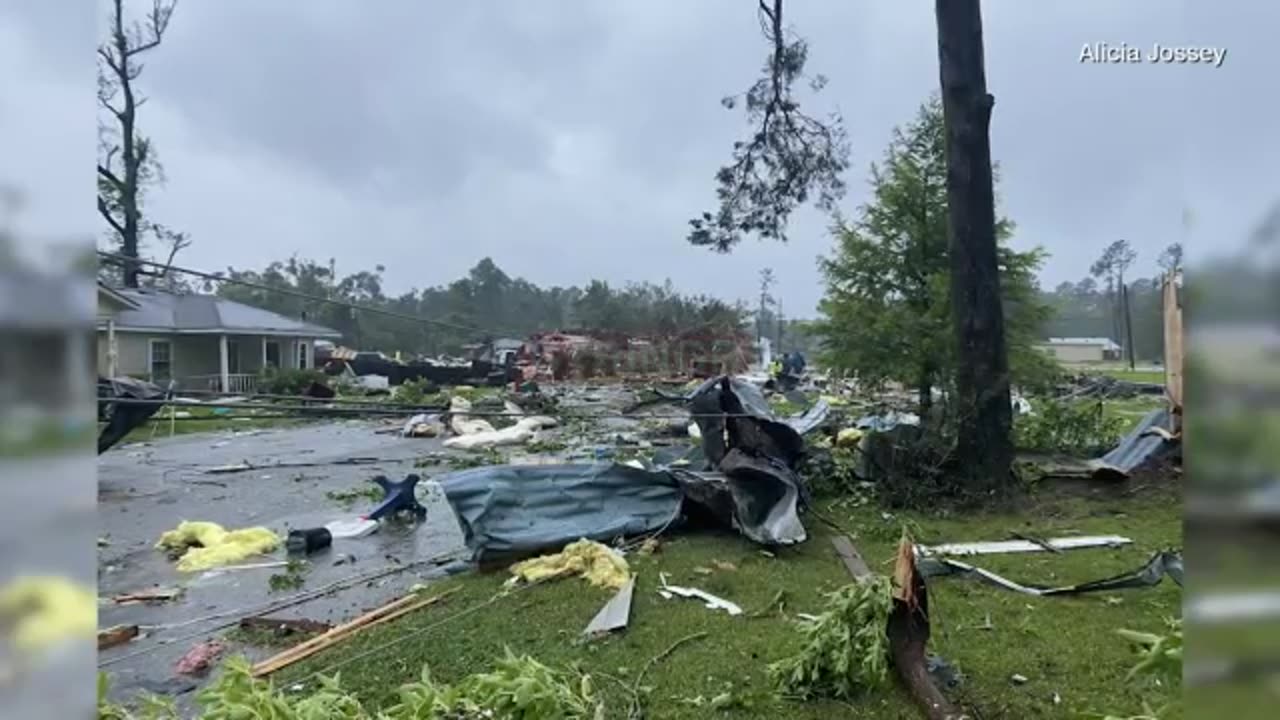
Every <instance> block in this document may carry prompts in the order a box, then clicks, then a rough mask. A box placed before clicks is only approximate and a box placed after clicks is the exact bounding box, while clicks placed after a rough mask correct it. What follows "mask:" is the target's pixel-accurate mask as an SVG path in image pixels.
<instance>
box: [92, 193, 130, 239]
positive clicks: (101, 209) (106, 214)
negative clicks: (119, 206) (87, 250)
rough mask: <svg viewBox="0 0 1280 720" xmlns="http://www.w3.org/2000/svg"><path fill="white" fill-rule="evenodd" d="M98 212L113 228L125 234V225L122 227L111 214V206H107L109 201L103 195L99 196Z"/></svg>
mask: <svg viewBox="0 0 1280 720" xmlns="http://www.w3.org/2000/svg"><path fill="white" fill-rule="evenodd" d="M98 214H99V215H101V216H102V218H103V219H104V220H106V221H107V224H108V225H110V226H111V229H112V230H114V231H116V232H117V233H120V234H124V227H122V226H121V225H120V223H119V221H117V220H116V219H115V217H113V216H112V215H111V208H109V207H107V201H106V200H103V199H102V196H101V195H99V196H98Z"/></svg>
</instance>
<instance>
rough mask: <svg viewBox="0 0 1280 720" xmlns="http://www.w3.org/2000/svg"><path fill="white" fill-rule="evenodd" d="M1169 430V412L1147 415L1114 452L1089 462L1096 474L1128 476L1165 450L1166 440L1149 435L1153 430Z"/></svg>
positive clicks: (1163, 411)
mask: <svg viewBox="0 0 1280 720" xmlns="http://www.w3.org/2000/svg"><path fill="white" fill-rule="evenodd" d="M1157 427H1159V428H1164V429H1165V430H1168V429H1169V411H1168V410H1167V409H1164V408H1161V409H1159V410H1152V411H1151V412H1149V413H1147V415H1146V417H1144V418H1142V421H1141V422H1139V423H1138V426H1137V427H1135V428H1134V429H1133V430H1132V431H1131V432H1130V433H1129V434H1128V435H1126V436H1124V438H1123V439H1122V440H1121V441H1120V444H1119V445H1117V446H1116V447H1115V449H1114V450H1112V451H1111V452H1109V453H1107V454H1106V455H1103V456H1102V457H1101V458H1098V459H1097V460H1091V461H1089V465H1090V467H1091V469H1092V470H1093V472H1094V473H1095V474H1098V473H1107V472H1111V473H1116V472H1118V473H1120V474H1124V475H1127V474H1128V473H1130V472H1132V471H1133V469H1134V468H1136V467H1138V466H1139V465H1141V464H1142V463H1143V462H1145V461H1146V460H1147V459H1148V458H1150V457H1151V456H1153V455H1155V454H1156V453H1157V452H1159V451H1161V450H1163V449H1164V448H1165V443H1166V440H1165V439H1164V438H1163V437H1161V436H1160V435H1158V434H1149V433H1148V432H1147V431H1148V430H1151V429H1152V428H1157Z"/></svg>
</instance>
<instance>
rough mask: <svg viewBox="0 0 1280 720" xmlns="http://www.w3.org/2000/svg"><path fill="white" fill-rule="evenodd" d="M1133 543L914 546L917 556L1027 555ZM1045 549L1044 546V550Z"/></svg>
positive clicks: (1098, 538)
mask: <svg viewBox="0 0 1280 720" xmlns="http://www.w3.org/2000/svg"><path fill="white" fill-rule="evenodd" d="M1131 543H1133V540H1130V539H1129V538H1127V537H1122V536H1120V535H1088V536H1084V537H1066V538H1051V539H1048V540H1044V541H1043V544H1042V543H1041V542H1037V541H1036V540H1033V539H1031V538H1025V539H1022V540H1001V541H992V542H983V541H979V542H969V543H947V544H945V545H917V546H916V550H917V552H918V553H919V554H920V555H921V556H935V557H936V556H942V555H960V556H964V555H1000V554H1004V553H1028V552H1039V551H1043V550H1051V551H1054V552H1058V551H1062V550H1076V549H1079V548H1096V547H1120V546H1121V545H1129V544H1131ZM1046 546H1047V547H1046Z"/></svg>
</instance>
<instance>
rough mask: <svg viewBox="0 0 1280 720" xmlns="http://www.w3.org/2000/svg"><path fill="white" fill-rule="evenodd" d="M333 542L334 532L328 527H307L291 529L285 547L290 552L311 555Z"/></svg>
mask: <svg viewBox="0 0 1280 720" xmlns="http://www.w3.org/2000/svg"><path fill="white" fill-rule="evenodd" d="M332 544H333V534H332V533H330V532H329V530H328V529H327V528H322V527H319V528H305V529H302V530H290V531H289V536H288V537H287V538H285V541H284V546H285V549H286V550H288V551H289V552H290V553H294V554H299V555H310V554H311V553H314V552H318V551H320V550H323V549H325V548H327V547H329V546H330V545H332Z"/></svg>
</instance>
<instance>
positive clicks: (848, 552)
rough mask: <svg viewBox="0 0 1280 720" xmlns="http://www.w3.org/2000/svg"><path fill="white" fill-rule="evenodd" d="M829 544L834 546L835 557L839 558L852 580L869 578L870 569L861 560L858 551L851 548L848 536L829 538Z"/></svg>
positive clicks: (851, 544)
mask: <svg viewBox="0 0 1280 720" xmlns="http://www.w3.org/2000/svg"><path fill="white" fill-rule="evenodd" d="M831 544H832V545H833V546H835V549H836V555H839V556H840V562H843V563H844V566H845V567H846V568H847V569H848V570H849V574H850V575H852V576H853V579H854V580H865V579H866V578H868V577H871V568H870V567H868V566H867V561H866V560H863V559H862V555H860V554H858V549H857V548H855V547H854V546H853V541H852V540H850V539H849V536H848V535H837V536H835V537H833V538H831Z"/></svg>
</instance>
